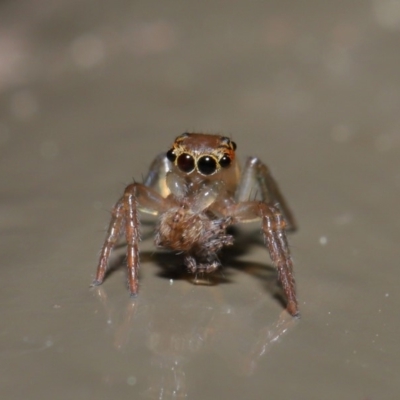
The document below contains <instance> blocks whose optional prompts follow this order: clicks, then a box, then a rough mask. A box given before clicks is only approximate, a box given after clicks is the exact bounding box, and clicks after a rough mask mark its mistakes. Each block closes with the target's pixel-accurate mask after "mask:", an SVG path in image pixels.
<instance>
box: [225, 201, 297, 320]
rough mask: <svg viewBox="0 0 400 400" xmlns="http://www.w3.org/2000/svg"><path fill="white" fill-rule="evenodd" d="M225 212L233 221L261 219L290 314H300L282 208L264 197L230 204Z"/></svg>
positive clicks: (265, 239) (266, 241)
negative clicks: (268, 201)
mask: <svg viewBox="0 0 400 400" xmlns="http://www.w3.org/2000/svg"><path fill="white" fill-rule="evenodd" d="M225 213H226V215H230V216H231V217H232V218H233V221H234V222H248V221H250V220H253V219H254V218H260V219H261V222H262V230H263V235H264V241H265V244H266V246H267V248H268V252H269V254H270V256H271V259H272V261H273V263H274V265H275V267H276V268H277V270H278V278H279V281H280V282H281V284H282V287H283V290H284V292H285V295H286V298H287V306H286V308H287V310H288V312H289V313H290V314H291V315H293V316H299V309H298V305H297V298H296V286H295V281H294V276H293V262H292V258H291V256H290V251H289V245H288V242H287V239H286V232H285V228H286V222H285V219H284V218H283V215H282V213H281V212H280V210H279V209H278V208H277V207H275V206H272V205H270V204H267V203H264V202H262V201H246V202H242V203H237V204H232V205H230V206H229V207H228V208H227V209H226V210H225Z"/></svg>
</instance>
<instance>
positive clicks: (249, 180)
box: [93, 133, 299, 316]
mask: <svg viewBox="0 0 400 400" xmlns="http://www.w3.org/2000/svg"><path fill="white" fill-rule="evenodd" d="M235 150H236V144H235V142H233V141H231V140H230V139H229V138H228V137H225V136H220V135H206V134H203V133H184V134H183V135H180V136H178V137H177V138H176V140H175V142H174V144H173V146H172V148H171V149H170V150H169V151H167V152H166V153H162V154H160V155H159V156H158V157H157V158H156V159H155V160H154V161H153V163H152V165H151V167H150V171H149V174H148V176H147V178H146V179H145V181H144V183H136V182H135V183H132V184H130V185H128V186H127V187H126V189H125V191H124V194H123V196H122V197H121V198H120V199H119V200H118V202H117V204H116V205H115V206H114V209H113V212H112V218H111V221H110V225H109V228H108V231H107V237H106V240H105V242H104V245H103V248H102V250H101V256H100V260H99V264H98V267H97V274H96V279H95V281H94V282H93V284H94V285H100V284H101V283H102V282H103V280H104V276H105V273H106V269H107V263H108V259H109V256H110V253H111V250H112V249H113V247H114V245H115V244H116V242H117V240H118V238H119V236H120V234H121V231H125V237H126V241H127V267H128V286H129V291H130V293H131V295H136V294H137V292H138V270H139V248H138V244H139V211H141V212H144V213H148V214H153V215H158V216H159V220H158V225H157V228H156V235H155V244H156V245H157V246H159V247H164V248H168V249H171V250H174V251H177V252H181V253H183V254H184V262H185V265H186V267H187V268H188V270H189V271H190V272H192V273H196V272H207V273H209V272H212V271H214V270H216V269H217V268H218V267H219V266H220V263H219V260H218V258H217V255H216V253H217V252H218V251H219V250H220V249H221V248H222V247H223V246H229V245H232V243H233V237H232V236H231V235H229V234H228V233H227V232H226V229H227V227H228V226H230V225H232V224H236V223H240V222H251V221H254V220H261V224H262V232H263V236H264V240H265V244H266V246H267V249H268V251H269V254H270V256H271V259H272V261H273V263H274V265H275V266H276V268H277V270H278V277H279V280H280V282H281V284H282V287H283V290H284V292H285V295H286V297H287V310H288V312H289V313H290V314H291V315H293V316H297V315H299V310H298V305H297V299H296V288H295V282H294V277H293V271H292V267H293V264H292V259H291V257H290V252H289V246H288V243H287V239H286V230H294V229H295V228H296V224H295V220H294V218H293V215H292V213H291V211H290V210H289V208H288V206H287V204H286V202H285V200H284V198H283V196H282V194H281V192H280V191H279V188H278V186H277V184H276V182H275V180H274V179H273V177H272V175H271V174H270V172H269V170H268V168H267V166H266V165H265V164H263V163H262V162H261V161H260V160H259V159H258V158H255V157H250V158H248V160H247V163H246V165H245V168H244V170H243V172H242V173H241V172H240V169H239V164H238V162H237V160H236V157H235ZM255 191H258V192H259V194H260V196H261V201H256V200H250V197H251V196H252V195H253V194H254V192H255Z"/></svg>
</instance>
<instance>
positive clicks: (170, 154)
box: [167, 149, 176, 162]
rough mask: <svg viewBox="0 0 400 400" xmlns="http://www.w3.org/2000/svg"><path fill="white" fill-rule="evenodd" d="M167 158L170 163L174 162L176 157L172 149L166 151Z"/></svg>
mask: <svg viewBox="0 0 400 400" xmlns="http://www.w3.org/2000/svg"><path fill="white" fill-rule="evenodd" d="M167 158H168V160H169V161H171V162H174V161H175V160H176V155H175V154H174V149H171V150H168V151H167Z"/></svg>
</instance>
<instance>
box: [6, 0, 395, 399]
mask: <svg viewBox="0 0 400 400" xmlns="http://www.w3.org/2000/svg"><path fill="white" fill-rule="evenodd" d="M0 26H1V28H0V104H1V107H0V150H1V154H2V155H1V158H0V174H1V182H2V184H1V186H0V196H1V214H0V218H1V220H0V221H1V225H0V236H1V247H0V252H1V253H0V255H1V268H0V289H1V290H0V304H1V317H2V318H1V321H2V323H1V330H0V359H1V362H0V371H1V373H0V397H1V398H4V399H11V400H14V399H21V398H26V399H54V398H57V399H90V398H96V399H110V398H118V399H141V398H143V399H146V398H148V399H183V398H188V399H215V398H221V399H225V398H226V399H232V398H233V399H264V398H271V399H276V400H280V399H282V400H287V399H299V400H302V399H304V400H313V399H315V400H320V399H327V400H331V399H332V400H336V399H356V400H374V399H379V400H382V399H383V400H385V399H388V400H389V399H394V398H396V396H397V395H398V393H399V391H400V384H399V382H398V370H399V367H400V362H399V360H400V354H399V353H400V352H399V350H398V344H397V342H398V334H397V332H398V331H399V328H400V323H399V321H398V318H397V313H396V312H397V306H398V304H399V303H400V296H399V294H398V290H397V289H398V288H397V286H398V284H397V281H398V263H399V261H398V260H399V259H400V251H399V246H398V242H399V239H400V235H399V231H400V223H399V218H398V215H397V209H398V199H399V194H400V172H399V171H400V168H399V167H400V161H399V160H400V134H399V126H400V120H399V113H398V110H399V107H400V96H399V93H400V79H399V74H398V71H399V67H400V59H399V57H398V50H397V49H398V43H399V40H398V39H399V34H400V14H399V11H398V9H397V8H396V7H395V2H392V1H371V2H353V3H351V4H350V3H349V2H345V3H343V4H342V3H337V2H336V3H331V2H328V1H322V2H319V3H318V4H317V3H315V2H311V1H306V2H302V3H301V4H300V3H299V4H297V3H296V4H293V2H289V1H282V0H280V1H266V2H262V3H253V4H252V3H244V2H235V1H232V2H230V3H229V5H228V4H224V3H222V2H215V3H212V4H211V3H210V4H208V3H207V4H205V3H200V2H194V1H189V2H185V3H184V4H183V3H182V2H169V3H168V4H166V3H165V4H164V3H160V2H151V1H150V2H133V3H129V4H128V3H126V2H122V1H115V2H109V3H104V4H101V6H100V5H99V4H98V3H95V2H92V1H89V0H84V1H79V2H74V1H70V2H66V1H63V0H59V1H53V2H45V1H28V0H26V1H14V2H10V1H4V2H1V3H0ZM192 129H193V130H197V131H206V132H216V133H222V134H224V135H227V136H230V137H231V138H232V139H233V140H234V141H235V142H236V143H237V145H238V154H239V155H240V156H241V157H243V159H242V160H243V161H244V157H246V156H247V155H254V156H259V157H260V158H262V160H263V161H265V162H266V163H267V164H268V166H269V167H270V168H271V169H272V171H273V173H274V176H275V177H276V178H277V180H278V182H279V184H280V187H281V189H282V191H283V192H284V194H285V196H286V197H287V199H288V201H289V202H290V206H291V207H292V208H293V211H294V213H295V217H296V219H297V221H298V223H299V231H298V232H297V233H295V234H293V235H290V236H289V241H290V243H291V249H292V252H293V254H294V261H295V273H296V280H297V285H298V292H299V305H300V310H301V314H302V318H301V319H300V320H299V321H296V320H293V319H291V318H290V317H289V316H288V315H287V314H286V313H285V312H283V307H282V305H281V304H280V302H279V298H277V297H278V294H279V293H278V292H279V289H278V287H277V285H276V274H275V272H274V270H273V269H272V268H271V262H270V259H269V257H268V254H267V251H266V249H265V248H264V246H263V244H262V240H261V234H260V227H259V225H257V224H249V225H247V226H245V227H243V228H241V229H240V230H239V231H238V232H237V240H236V245H235V247H234V248H233V249H228V250H229V251H227V252H225V253H224V254H223V256H222V263H223V265H224V268H223V270H221V271H219V272H217V273H216V274H215V275H213V276H211V277H207V278H205V279H203V277H201V276H199V277H197V279H196V278H195V277H191V276H189V275H187V274H185V273H184V272H182V271H181V270H180V269H179V266H180V264H181V260H180V259H179V257H175V256H173V255H171V254H168V253H164V252H159V251H155V249H154V246H153V245H152V240H151V237H152V233H151V225H149V224H147V223H143V225H142V227H143V238H144V240H143V242H142V243H141V251H142V253H141V257H142V263H141V277H140V294H139V296H138V297H137V298H136V299H134V300H132V299H130V298H129V296H128V291H127V289H126V284H125V270H124V266H123V252H124V249H123V248H122V247H121V248H120V249H119V250H118V251H117V252H116V254H115V255H114V258H113V261H112V271H111V272H110V273H109V274H108V276H107V278H106V280H105V282H104V284H103V285H102V286H101V287H99V288H90V287H89V285H90V282H91V281H92V279H93V277H94V274H95V269H96V263H97V258H98V253H99V250H100V246H101V244H102V241H103V238H104V230H103V228H104V227H105V226H106V224H107V222H108V220H109V210H110V209H111V207H112V205H113V203H114V202H115V201H116V200H117V199H118V197H119V196H120V195H121V194H122V192H123V189H124V186H125V185H126V184H127V183H130V182H131V181H132V178H135V179H137V180H140V179H141V177H142V176H144V175H145V174H146V172H147V170H148V167H149V164H150V163H151V161H152V160H153V158H154V157H155V156H156V155H157V154H158V153H159V152H161V151H168V150H169V148H170V145H171V141H172V140H173V139H174V138H175V137H176V136H177V135H178V134H180V133H182V132H184V131H186V130H192Z"/></svg>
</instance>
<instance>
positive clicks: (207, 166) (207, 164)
mask: <svg viewBox="0 0 400 400" xmlns="http://www.w3.org/2000/svg"><path fill="white" fill-rule="evenodd" d="M197 168H198V169H199V172H200V173H202V174H203V175H211V174H213V173H214V172H215V171H216V170H217V162H216V161H215V160H214V159H213V158H212V157H210V156H203V157H200V158H199V161H197Z"/></svg>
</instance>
